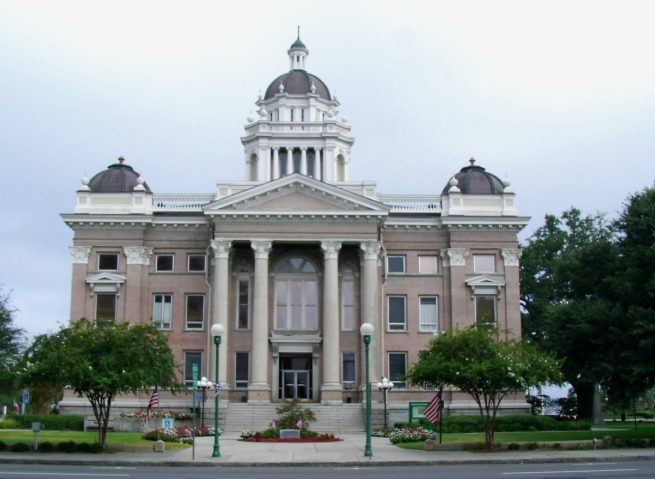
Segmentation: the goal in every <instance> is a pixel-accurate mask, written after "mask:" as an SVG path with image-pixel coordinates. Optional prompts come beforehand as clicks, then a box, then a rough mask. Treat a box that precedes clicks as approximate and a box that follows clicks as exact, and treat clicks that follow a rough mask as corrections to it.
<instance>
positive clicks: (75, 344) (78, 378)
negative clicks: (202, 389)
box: [20, 318, 182, 446]
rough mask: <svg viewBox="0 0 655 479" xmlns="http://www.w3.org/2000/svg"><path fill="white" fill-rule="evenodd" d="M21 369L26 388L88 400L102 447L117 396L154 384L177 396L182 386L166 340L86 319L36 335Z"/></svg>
mask: <svg viewBox="0 0 655 479" xmlns="http://www.w3.org/2000/svg"><path fill="white" fill-rule="evenodd" d="M21 366H22V367H21V369H20V375H21V381H22V383H23V384H24V385H26V386H28V387H29V386H39V387H44V386H45V387H51V388H60V389H62V388H64V387H70V389H72V390H73V391H75V393H77V395H78V396H80V397H86V398H87V399H88V400H89V402H90V403H91V407H92V408H93V414H94V415H95V418H96V421H97V422H98V442H99V443H100V445H101V446H104V445H105V438H106V435H107V424H108V422H109V417H110V413H111V405H112V401H113V400H114V399H115V397H116V396H117V395H119V394H126V393H137V392H139V391H144V390H148V389H149V388H150V387H152V386H154V385H159V386H160V387H163V388H170V389H171V390H173V391H174V392H175V391H178V390H180V389H181V387H182V385H181V384H180V383H179V381H178V380H177V377H176V366H175V361H174V357H173V353H172V352H171V350H170V348H169V346H168V342H167V340H166V336H165V335H164V334H163V333H162V332H161V331H158V330H156V329H155V328H154V327H153V326H152V325H146V324H135V325H129V324H128V323H117V324H107V325H103V326H94V325H93V324H92V323H90V322H89V321H88V320H86V319H84V318H82V319H81V320H79V321H76V322H74V323H73V324H71V325H70V326H69V327H68V328H63V329H61V330H59V331H58V332H57V333H55V334H51V335H41V336H37V337H36V338H35V340H34V342H33V344H32V345H31V346H30V347H29V348H28V349H27V351H26V352H25V354H24V355H23V358H22V365H21Z"/></svg>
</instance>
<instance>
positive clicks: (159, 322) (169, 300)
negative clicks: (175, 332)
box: [152, 294, 173, 329]
mask: <svg viewBox="0 0 655 479" xmlns="http://www.w3.org/2000/svg"><path fill="white" fill-rule="evenodd" d="M152 323H153V324H154V325H155V328H157V329H171V324H172V323H173V295H172V294H155V295H153V305H152Z"/></svg>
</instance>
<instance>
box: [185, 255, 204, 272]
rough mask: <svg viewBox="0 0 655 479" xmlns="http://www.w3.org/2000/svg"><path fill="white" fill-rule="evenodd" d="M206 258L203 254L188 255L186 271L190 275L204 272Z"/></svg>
mask: <svg viewBox="0 0 655 479" xmlns="http://www.w3.org/2000/svg"><path fill="white" fill-rule="evenodd" d="M205 264H206V257H205V255H204V254H190V255H188V256H187V270H188V271H189V272H190V273H204V272H205Z"/></svg>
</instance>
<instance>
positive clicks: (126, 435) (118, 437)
mask: <svg viewBox="0 0 655 479" xmlns="http://www.w3.org/2000/svg"><path fill="white" fill-rule="evenodd" d="M33 440H34V433H33V432H32V431H16V430H0V441H4V442H7V443H14V442H26V443H28V444H31V443H32V441H33ZM45 441H48V442H51V443H53V444H55V443H59V442H63V441H75V442H86V443H90V444H93V443H95V442H98V433H97V432H83V431H41V432H40V433H39V442H45ZM107 444H108V445H118V446H120V445H130V446H152V445H153V441H146V440H145V439H143V438H142V437H141V433H138V432H108V433H107ZM184 447H188V446H187V445H185V444H178V443H170V442H169V443H166V448H167V449H178V448H184Z"/></svg>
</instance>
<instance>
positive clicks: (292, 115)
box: [291, 108, 294, 121]
mask: <svg viewBox="0 0 655 479" xmlns="http://www.w3.org/2000/svg"><path fill="white" fill-rule="evenodd" d="M293 117H294V110H293V108H291V121H293V120H294V118H293Z"/></svg>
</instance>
